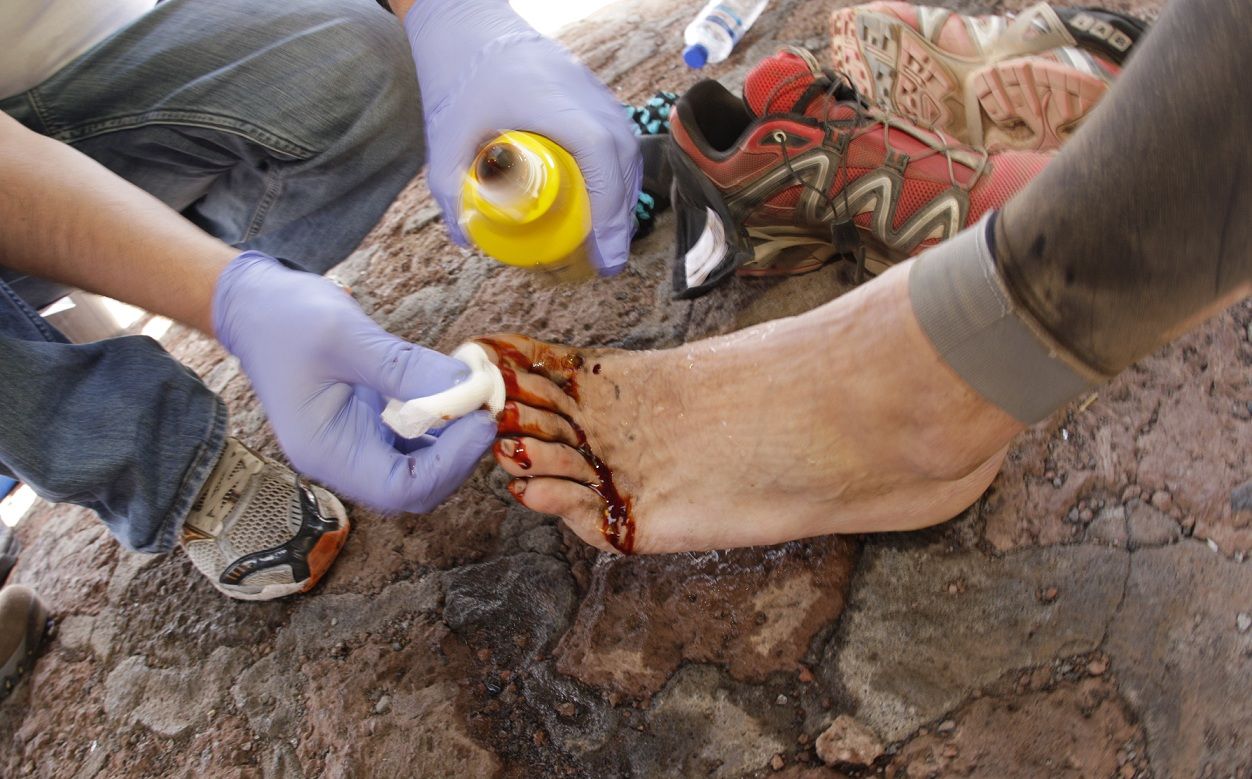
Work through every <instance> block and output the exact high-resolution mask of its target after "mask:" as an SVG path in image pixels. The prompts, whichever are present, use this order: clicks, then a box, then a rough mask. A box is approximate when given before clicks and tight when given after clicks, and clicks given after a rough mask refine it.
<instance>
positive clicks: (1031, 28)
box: [830, 0, 1147, 151]
mask: <svg viewBox="0 0 1252 779" xmlns="http://www.w3.org/2000/svg"><path fill="white" fill-rule="evenodd" d="M830 30H831V51H832V53H833V59H834V65H835V69H836V70H838V71H839V72H840V73H843V74H845V75H846V76H847V77H848V78H849V79H850V80H851V81H852V84H853V86H855V87H856V88H857V90H858V91H859V92H860V93H861V94H862V95H863V96H865V98H866V99H867V100H869V101H870V102H871V103H874V104H877V105H880V106H890V107H891V108H892V109H893V110H895V111H897V112H899V113H901V114H903V115H904V116H907V117H908V118H909V119H911V120H912V121H914V122H917V123H918V124H921V125H923V126H925V127H933V128H935V129H937V130H942V131H944V132H946V133H948V134H949V135H951V136H953V137H954V138H956V139H958V140H960V141H962V142H964V143H968V144H971V145H973V146H985V147H987V148H988V149H991V150H993V151H995V150H999V149H1038V150H1046V149H1055V148H1057V147H1058V146H1060V144H1061V143H1062V142H1063V141H1064V140H1065V139H1066V138H1068V137H1069V136H1070V134H1072V133H1073V131H1074V129H1075V128H1076V127H1077V126H1078V124H1079V123H1080V122H1081V121H1082V120H1083V119H1084V118H1086V116H1087V114H1088V113H1090V111H1091V109H1092V108H1094V107H1095V105H1096V103H1097V102H1098V101H1099V100H1100V98H1101V97H1103V96H1104V93H1105V92H1106V91H1108V87H1109V84H1110V83H1111V82H1112V80H1113V78H1114V77H1115V76H1116V75H1117V74H1118V73H1119V72H1120V70H1121V66H1122V65H1123V64H1124V63H1125V61H1126V58H1127V57H1128V56H1129V55H1130V52H1131V49H1132V47H1133V46H1134V44H1135V43H1136V42H1137V41H1138V40H1139V38H1140V37H1141V36H1142V35H1143V34H1144V33H1145V32H1147V23H1146V22H1143V21H1141V20H1139V19H1136V18H1134V17H1132V16H1127V15H1125V14H1120V13H1116V12H1113V11H1103V10H1100V9H1095V8H1062V9H1053V8H1051V7H1050V6H1049V5H1048V4H1047V3H1039V4H1038V5H1034V6H1032V7H1030V8H1027V9H1026V10H1025V11H1023V12H1021V13H1020V14H1018V15H1017V16H1016V17H1013V18H1007V17H1003V16H962V15H961V14H958V13H956V12H954V11H949V10H948V9H946V8H932V7H928V6H917V5H913V4H912V3H907V2H897V1H896V0H880V2H873V3H866V4H864V5H856V6H852V7H849V8H840V9H837V10H836V11H834V13H833V14H832V15H831V20H830Z"/></svg>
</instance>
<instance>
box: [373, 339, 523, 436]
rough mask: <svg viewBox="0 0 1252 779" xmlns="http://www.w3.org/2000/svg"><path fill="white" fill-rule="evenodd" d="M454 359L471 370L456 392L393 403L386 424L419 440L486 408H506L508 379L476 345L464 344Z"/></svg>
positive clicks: (494, 411)
mask: <svg viewBox="0 0 1252 779" xmlns="http://www.w3.org/2000/svg"><path fill="white" fill-rule="evenodd" d="M451 356H452V358H453V359H456V360H460V361H461V362H463V363H465V364H466V365H468V366H469V368H470V377H469V378H468V379H466V380H465V381H463V382H461V383H460V384H458V385H456V386H455V387H453V388H452V389H449V390H444V391H443V392H440V393H438V394H436V395H428V396H426V397H424V398H413V399H412V400H395V399H393V400H391V401H389V402H388V403H387V407H386V408H385V409H383V422H385V423H386V424H387V426H388V427H390V428H391V429H392V430H394V431H396V432H397V433H398V434H400V435H401V436H403V437H405V438H417V437H418V436H420V435H422V434H424V433H425V432H426V431H428V430H431V429H432V428H436V427H442V426H443V425H446V424H447V423H448V422H451V421H452V420H454V419H457V418H459V417H463V416H465V415H466V414H468V413H470V412H472V411H477V410H478V409H480V408H482V407H483V406H486V407H487V409H488V410H489V411H491V413H492V414H499V413H500V410H501V409H502V408H504V377H503V376H501V375H500V369H499V368H497V367H496V366H495V365H493V364H492V362H491V360H490V359H488V358H487V352H485V351H483V348H482V347H481V346H479V345H478V344H475V343H465V344H461V345H460V346H458V347H457V348H456V351H454V352H452V355H451Z"/></svg>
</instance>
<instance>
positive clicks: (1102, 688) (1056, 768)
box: [889, 679, 1139, 779]
mask: <svg viewBox="0 0 1252 779" xmlns="http://www.w3.org/2000/svg"><path fill="white" fill-rule="evenodd" d="M1090 681H1091V682H1094V683H1096V684H1097V685H1098V687H1095V688H1092V689H1086V690H1084V689H1083V688H1081V687H1080V686H1078V685H1076V684H1072V683H1065V684H1062V685H1061V686H1059V687H1057V688H1055V689H1052V690H1049V691H1040V692H1030V693H1026V694H1024V695H1017V694H1006V695H995V696H987V697H983V698H979V699H977V700H974V701H971V702H970V703H968V704H967V705H965V706H963V707H961V708H960V709H959V710H958V711H957V712H955V713H954V715H955V719H956V720H957V721H958V722H959V727H958V728H956V729H955V730H954V731H953V732H952V733H948V734H942V733H936V734H933V735H923V736H918V737H916V738H914V739H912V740H911V741H909V742H907V743H906V744H905V745H904V746H903V747H902V748H901V750H900V752H899V753H898V754H897V755H896V756H895V757H894V758H893V759H892V761H891V773H890V774H889V775H892V776H933V775H939V776H986V777H996V779H1034V778H1035V777H1040V776H1047V777H1050V779H1082V777H1090V776H1112V775H1113V774H1114V772H1115V771H1116V770H1117V767H1118V761H1117V752H1118V747H1119V746H1120V745H1121V744H1124V743H1126V742H1127V741H1131V740H1134V739H1136V738H1138V737H1139V736H1138V732H1137V729H1136V728H1135V726H1134V724H1133V723H1132V722H1131V721H1130V720H1129V719H1128V717H1127V713H1126V706H1125V704H1124V703H1123V702H1122V701H1120V700H1119V699H1118V697H1117V691H1116V688H1115V687H1113V686H1112V685H1111V684H1109V683H1107V682H1105V681H1103V680H1094V679H1093V680H1090Z"/></svg>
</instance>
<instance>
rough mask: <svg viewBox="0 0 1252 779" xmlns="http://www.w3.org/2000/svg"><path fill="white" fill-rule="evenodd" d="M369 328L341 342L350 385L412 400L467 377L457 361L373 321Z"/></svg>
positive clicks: (467, 374) (465, 366)
mask: <svg viewBox="0 0 1252 779" xmlns="http://www.w3.org/2000/svg"><path fill="white" fill-rule="evenodd" d="M369 325H370V326H369V327H368V328H367V332H366V333H365V334H363V335H362V336H360V337H357V338H355V339H345V342H344V348H343V353H344V355H345V357H346V359H347V362H348V365H349V366H350V368H351V369H352V371H353V372H354V373H355V376H354V377H352V379H353V380H351V383H353V384H364V385H365V386H367V387H369V388H372V389H374V390H376V391H378V392H379V393H381V394H382V395H384V396H385V397H389V398H397V399H399V400H412V399H413V398H421V397H425V396H427V395H434V394H436V393H439V392H443V391H444V390H446V389H450V388H452V387H454V386H456V385H457V384H460V383H461V382H463V381H465V380H466V379H468V378H469V376H470V369H469V366H467V365H466V364H465V363H463V362H461V361H460V360H454V359H452V358H451V357H449V356H447V355H446V354H440V353H439V352H436V351H433V350H431V349H426V348H424V347H421V346H418V345H417V344H413V343H409V342H408V341H405V340H403V339H401V338H397V337H395V336H393V335H391V334H390V333H388V332H386V331H385V330H383V329H382V328H380V327H378V326H377V325H374V323H373V322H370V323H369Z"/></svg>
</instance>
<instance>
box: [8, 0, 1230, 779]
mask: <svg viewBox="0 0 1252 779" xmlns="http://www.w3.org/2000/svg"><path fill="white" fill-rule="evenodd" d="M1117 4H1118V5H1120V6H1122V7H1132V8H1134V9H1136V10H1138V11H1140V12H1142V13H1144V14H1145V15H1148V16H1151V15H1152V14H1153V13H1154V11H1155V7H1156V3H1155V2H1151V0H1149V1H1148V2H1146V3H1143V4H1139V3H1128V2H1120V3H1117ZM697 5H698V3H696V2H694V1H693V0H685V2H677V3H670V2H661V0H640V1H639V2H630V3H623V4H621V5H620V6H618V7H615V8H610V9H609V10H607V11H605V12H602V13H601V14H599V15H597V16H596V17H595V18H594V20H593V21H591V22H585V23H582V24H580V25H578V26H577V27H575V28H573V29H571V30H569V31H567V33H566V35H565V39H566V40H567V41H568V42H569V43H570V44H571V46H572V47H573V48H574V49H575V50H576V51H578V52H579V53H580V54H581V55H582V56H583V57H584V58H585V59H586V60H587V61H588V62H589V63H590V64H591V65H592V66H593V67H594V68H595V69H596V70H597V71H598V72H599V73H600V74H601V75H602V76H603V77H604V78H605V79H606V80H607V81H608V83H610V84H612V85H613V86H614V88H616V89H617V91H618V92H619V94H620V95H621V97H622V99H623V100H627V101H630V100H639V99H641V98H644V97H646V96H648V95H649V94H650V93H651V92H652V91H654V90H655V89H657V88H660V87H664V88H672V89H678V90H681V89H683V88H685V87H686V86H688V85H690V84H691V83H692V81H693V78H694V77H693V75H692V74H691V73H689V72H687V71H686V70H685V69H684V68H683V67H682V66H681V63H680V61H679V58H678V52H679V49H680V42H679V32H680V30H681V27H682V25H683V24H685V22H686V20H687V19H688V18H689V17H690V16H691V15H692V14H693V13H694V11H695V9H696V6H697ZM1005 5H1008V4H1005ZM1020 5H1021V4H1014V5H1012V6H1009V7H1020ZM959 6H960V7H961V8H963V9H965V10H988V9H989V8H990V9H998V8H1003V7H1005V6H1004V5H998V6H982V5H978V4H976V3H960V4H959ZM830 7H831V3H830V2H827V1H823V2H816V1H814V2H801V1H800V0H775V2H774V4H773V6H772V10H771V11H770V12H769V13H768V14H767V15H766V16H765V17H764V18H763V19H762V20H761V22H760V24H759V26H758V27H757V29H756V30H754V31H753V32H752V34H751V35H750V36H749V38H748V39H747V40H746V41H745V43H744V46H743V49H742V50H741V52H740V54H739V55H737V56H736V57H734V58H732V60H731V61H730V62H729V63H726V64H724V65H722V66H718V67H714V68H711V69H710V71H709V75H712V76H716V77H720V78H723V79H725V80H726V81H727V82H728V83H732V84H737V83H738V82H739V81H741V79H742V76H743V73H744V71H745V69H746V63H749V62H752V61H755V60H756V59H759V58H760V57H762V56H765V55H767V54H769V53H771V52H772V51H773V50H774V49H775V48H776V46H777V45H778V44H779V43H781V42H792V43H799V44H802V45H806V46H808V47H810V48H813V49H819V50H820V49H822V48H824V46H825V36H824V26H825V24H824V20H825V17H826V14H827V13H828V11H829V9H830ZM671 230H672V222H670V221H669V220H668V219H666V220H663V221H662V223H661V225H660V228H659V230H658V232H657V233H656V234H655V235H654V236H652V237H650V238H648V239H646V240H644V241H643V242H642V243H641V245H638V246H637V247H636V248H637V255H638V256H637V257H636V258H635V260H634V263H633V265H632V267H631V269H630V270H629V271H628V272H626V273H625V274H623V275H622V276H620V277H618V278H615V279H612V280H608V281H602V282H598V283H596V284H594V285H591V286H587V287H580V288H576V289H561V288H551V287H544V286H540V285H537V284H536V283H534V282H533V280H531V279H529V278H526V277H524V276H523V275H520V274H519V273H517V272H513V271H508V270H504V269H502V268H500V267H497V266H496V265H494V264H492V263H490V262H488V261H486V260H484V259H482V258H480V257H477V256H475V255H474V254H472V253H470V252H467V251H462V250H460V249H457V248H454V247H451V246H450V245H449V244H448V243H447V242H446V241H445V239H444V237H443V229H442V224H441V223H440V221H439V218H438V213H437V211H436V210H435V209H434V208H433V207H432V204H431V201H430V198H429V196H428V194H427V193H426V190H425V188H424V185H423V184H422V183H421V182H415V183H414V184H413V185H412V186H411V187H410V188H409V190H408V191H406V192H405V193H404V195H403V196H402V197H401V198H400V199H399V201H398V202H397V203H396V204H395V206H394V207H393V208H392V209H391V210H390V212H389V213H388V214H387V216H386V217H385V218H384V219H383V221H382V222H381V223H380V224H379V225H378V227H377V228H376V230H375V231H374V232H373V234H372V235H371V236H370V237H369V238H368V239H367V240H366V242H365V243H364V244H363V246H362V248H361V249H360V250H359V251H358V252H357V253H355V254H354V255H353V256H352V257H351V258H350V259H349V260H348V261H347V262H345V263H344V264H343V265H342V266H340V267H339V268H338V269H337V270H336V271H335V272H334V275H336V276H337V277H338V278H340V279H342V280H343V281H345V282H346V283H348V284H350V285H351V286H352V287H353V288H354V290H355V291H356V293H357V294H358V296H359V297H360V298H361V299H362V301H363V304H364V306H365V307H366V309H367V310H368V311H370V312H371V313H372V314H373V316H374V317H375V318H376V319H378V321H380V322H382V323H383V324H384V325H385V326H386V327H388V328H389V329H391V330H393V331H395V332H397V333H399V334H401V335H404V336H406V337H409V338H411V339H413V340H415V341H419V342H422V343H427V344H433V345H434V346H436V347H439V348H442V349H445V350H446V349H450V348H452V347H454V346H455V345H457V344H458V343H459V342H460V341H462V340H463V339H464V338H466V337H467V336H470V335H474V334H480V333H484V332H491V331H497V330H520V331H523V332H527V333H531V334H534V335H538V336H541V337H544V338H548V339H553V340H557V341H566V342H572V343H576V344H584V345H591V344H595V345H616V346H626V347H630V348H649V347H664V346H671V345H674V344H678V343H681V342H683V341H685V340H690V339H695V338H699V337H702V336H705V335H709V334H713V333H721V332H726V331H729V330H733V329H736V328H739V327H742V326H744V325H746V324H750V323H754V322H759V321H763V320H767V319H772V318H776V317H779V316H783V315H786V314H791V313H796V312H798V311H801V310H804V309H806V308H810V307H812V306H815V305H818V304H820V303H822V302H824V301H826V300H828V299H830V298H832V297H834V296H836V295H838V294H840V293H842V292H844V291H846V290H847V289H849V288H850V283H849V279H848V274H847V272H846V269H844V268H839V267H829V268H827V269H825V270H823V271H820V272H818V273H815V274H812V275H809V276H805V277H802V278H796V279H791V280H788V281H785V282H774V283H762V282H751V283H748V282H735V283H732V284H729V285H727V286H726V287H724V288H722V289H720V290H718V291H717V292H716V293H714V294H712V295H709V296H708V297H705V298H703V299H701V300H698V301H696V302H676V301H673V300H671V299H670V297H669V284H668V272H667V268H668V264H669V261H670V255H671V251H672V249H671V243H670V241H671V236H670V231H671ZM165 341H166V343H167V345H168V346H169V347H170V349H171V350H172V351H173V352H174V353H175V354H176V355H178V356H179V357H181V358H182V359H184V360H185V361H187V362H188V364H189V365H191V366H192V367H193V368H194V369H196V370H197V371H199V372H200V373H201V375H202V376H204V378H205V380H206V381H207V382H208V383H209V384H210V385H211V386H212V387H213V388H214V389H215V390H218V391H220V392H221V393H222V394H223V396H224V397H225V398H226V399H227V401H228V403H229V405H230V407H231V409H232V412H233V422H232V425H233V431H234V433H235V434H237V435H239V436H240V437H242V438H243V440H245V441H246V442H248V443H250V444H253V445H256V446H258V447H261V448H262V449H264V450H266V451H268V452H270V453H273V454H277V448H276V446H275V444H274V440H273V436H272V433H271V432H270V430H269V429H268V427H267V426H266V425H265V422H264V419H263V417H262V415H261V412H260V410H259V406H258V404H257V402H256V400H255V398H254V397H253V396H252V394H251V392H250V390H249V387H248V384H247V382H246V380H245V379H244V378H243V377H242V376H241V374H240V373H239V370H238V368H237V366H236V365H235V363H234V362H233V361H232V360H229V359H227V358H226V356H225V355H224V353H223V352H221V351H220V350H218V349H217V348H216V347H215V346H214V345H212V344H211V343H210V342H208V341H207V340H206V339H204V338H202V337H199V336H196V335H193V334H191V333H189V332H187V331H181V330H177V329H176V330H174V331H172V332H171V333H170V334H169V335H167V336H166V338H165ZM783 411H784V413H785V410H783ZM1249 441H1252V304H1249V303H1246V302H1245V303H1244V304H1241V305H1238V306H1235V307H1234V308H1232V309H1231V310H1229V311H1227V312H1226V313H1224V314H1223V315H1221V316H1220V317H1218V318H1216V319H1215V320H1213V321H1211V322H1209V323H1208V324H1206V325H1205V326H1203V327H1202V328H1200V329H1199V330H1197V331H1196V332H1194V333H1192V334H1190V335H1188V336H1187V337H1185V338H1183V339H1182V340H1180V341H1179V342H1177V343H1176V344H1174V345H1172V346H1170V347H1168V348H1166V349H1163V350H1162V351H1161V352H1159V353H1158V354H1156V355H1153V356H1152V357H1151V358H1149V359H1147V360H1144V361H1143V362H1142V363H1141V364H1139V365H1137V366H1135V367H1134V368H1133V369H1131V370H1130V371H1128V372H1126V374H1125V375H1123V376H1122V377H1121V378H1119V379H1118V380H1117V381H1115V382H1114V383H1113V384H1111V385H1110V386H1108V387H1106V388H1104V389H1103V390H1101V391H1100V393H1099V394H1098V395H1093V396H1091V397H1089V398H1086V399H1084V400H1083V401H1082V402H1080V403H1076V404H1074V405H1073V406H1072V407H1070V408H1068V409H1066V410H1065V411H1064V412H1062V413H1059V414H1057V415H1055V416H1054V417H1053V418H1052V419H1050V420H1048V421H1047V422H1044V423H1042V424H1040V425H1038V426H1036V427H1035V428H1034V429H1032V430H1031V431H1029V432H1028V433H1027V434H1026V435H1024V436H1022V437H1021V438H1020V440H1019V441H1018V442H1017V443H1016V444H1015V445H1014V447H1013V449H1012V452H1011V454H1010V456H1009V459H1008V461H1007V462H1006V465H1005V467H1004V470H1003V472H1002V473H1001V474H1000V476H999V477H998V478H997V479H996V482H995V484H994V485H993V486H992V488H991V490H990V491H989V492H988V493H987V495H986V496H985V497H984V498H983V499H982V500H980V501H979V502H978V503H977V504H976V505H975V506H973V507H972V508H971V509H970V510H968V511H967V512H965V513H964V514H963V515H961V516H960V517H959V518H957V519H956V520H954V521H952V522H950V523H948V524H946V525H943V526H941V527H938V528H934V529H931V530H928V531H924V532H917V533H908V534H898V535H890V536H871V537H862V538H825V539H818V540H814V541H808V542H803V543H792V544H787V545H784V546H781V547H775V548H769V549H752V550H742V551H736V552H729V553H708V554H702V555H677V556H666V557H653V558H615V557H609V556H607V555H601V554H597V553H596V552H594V551H593V550H592V549H590V548H588V547H587V546H585V545H583V544H582V543H581V542H579V541H578V540H577V539H576V538H574V537H573V536H572V535H571V534H570V533H568V532H567V531H565V530H564V529H563V528H562V527H561V525H560V524H559V523H558V522H556V521H555V520H553V519H552V518H550V517H544V516H540V515H536V514H533V513H531V512H529V511H527V510H525V509H522V508H519V507H518V506H516V505H515V504H514V503H513V502H512V501H511V500H510V498H509V496H508V494H507V493H506V492H505V490H504V488H503V487H504V483H505V480H504V478H502V475H501V474H500V473H498V472H495V471H493V470H492V469H491V468H489V467H487V465H486V464H484V466H483V467H482V468H481V469H480V470H479V472H478V473H477V474H476V475H475V476H474V477H473V478H472V479H471V480H470V482H469V483H468V484H467V485H466V486H465V487H464V488H463V489H462V490H461V491H460V492H459V493H458V494H457V495H456V497H454V498H453V499H452V500H451V501H449V502H448V503H447V504H446V505H444V506H443V507H441V508H440V509H438V510H437V511H435V512H434V513H433V514H431V515H429V516H423V517H417V516H378V515H375V514H371V513H370V512H369V511H367V510H365V509H363V508H357V509H356V510H355V512H354V516H355V520H356V525H355V530H354V533H353V535H352V536H351V538H350V539H349V541H348V543H347V545H346V547H345V548H344V551H343V555H342V557H341V558H340V561H339V563H338V564H337V566H336V568H335V569H334V570H333V572H332V573H331V575H330V576H329V577H328V578H327V580H326V581H325V582H324V584H322V585H321V586H319V588H318V589H317V590H316V591H315V592H313V593H312V594H310V595H308V596H303V597H298V598H295V599H293V600H289V601H286V602H281V603H265V604H249V603H237V602H232V601H229V600H226V599H224V598H222V597H220V596H219V595H218V594H217V593H216V592H215V591H214V590H213V589H212V588H211V587H210V585H209V583H208V582H207V581H206V580H205V579H204V578H203V577H201V576H200V575H199V574H198V573H196V572H195V571H194V570H193V569H192V567H191V565H190V563H189V562H188V560H187V558H186V557H185V556H184V555H182V554H178V553H176V554H171V555H168V556H165V557H144V556H140V555H134V554H130V553H127V552H125V551H123V550H121V549H120V548H119V546H118V545H117V544H116V543H114V542H113V541H112V540H111V539H110V538H109V537H108V536H107V535H106V533H105V532H104V530H103V528H102V526H101V525H99V524H98V523H97V522H95V521H94V520H93V518H92V516H91V515H90V514H89V513H88V512H86V511H82V510H76V509H73V508H67V507H60V506H58V507H53V506H48V505H39V506H38V507H37V508H36V509H35V510H34V511H33V513H32V514H31V515H30V516H29V517H28V518H27V519H26V520H25V521H24V522H23V523H22V524H21V525H20V526H19V530H18V532H19V535H20V536H21V538H22V540H23V542H24V544H25V546H26V552H25V555H24V556H23V558H22V560H21V562H20V565H19V567H18V569H17V571H16V573H15V577H16V579H17V580H18V581H21V582H25V583H28V584H31V585H33V586H35V587H37V588H38V590H39V591H40V592H41V593H42V594H43V596H44V597H45V598H46V599H47V600H48V602H49V603H50V605H51V606H52V609H53V611H54V612H55V614H56V618H57V622H58V625H57V630H56V633H55V637H54V639H53V640H52V641H51V642H50V643H49V646H48V648H47V650H46V652H45V654H44V656H43V657H42V658H41V659H40V661H39V663H38V665H37V667H36V670H35V672H34V675H33V677H32V678H31V679H30V680H29V681H27V682H24V683H23V684H22V685H21V686H20V687H19V688H18V689H17V690H16V692H15V693H14V694H13V695H12V696H11V697H10V698H9V700H8V701H6V702H5V703H4V704H3V705H2V706H0V739H2V743H3V745H4V746H3V749H0V775H3V776H19V775H32V776H58V777H60V776H81V777H90V776H101V777H104V776H109V777H113V776H153V775H178V776H182V775H194V776H215V777H216V776H240V777H243V776H249V777H251V776H264V777H313V776H375V775H376V776H492V775H500V776H518V777H520V776H528V777H529V776H545V777H546V776H588V777H608V776H717V777H745V776H767V775H774V774H776V775H778V776H780V777H782V776H785V777H794V778H796V779H798V778H799V777H806V778H811V779H817V778H818V777H837V776H842V775H846V776H858V775H866V774H879V773H882V774H885V775H887V776H901V777H928V776H983V777H1042V776H1046V777H1114V776H1115V777H1124V778H1129V777H1136V776H1138V777H1148V776H1155V777H1192V776H1203V777H1210V776H1211V777H1228V776H1239V777H1248V776H1252V616H1250V615H1252V565H1250V564H1249V563H1248V562H1245V556H1246V555H1247V554H1248V553H1249V551H1252V464H1250V462H1252V458H1250V456H1249V454H1250V450H1252V447H1250V446H1249ZM828 761H829V763H830V765H828V764H827V762H828Z"/></svg>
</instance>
